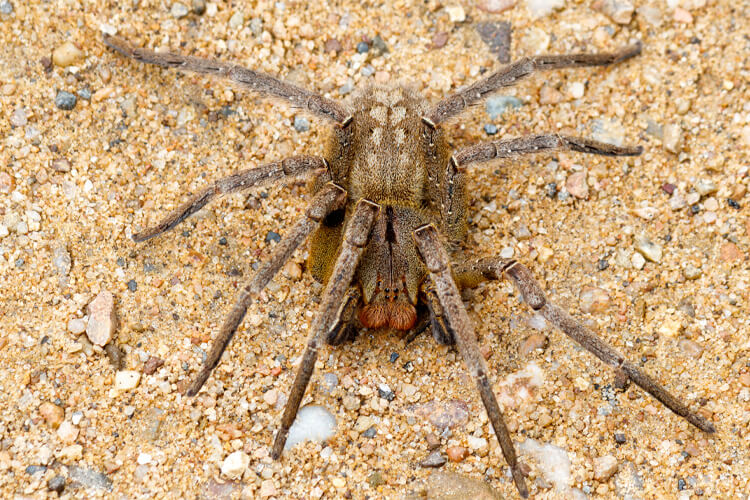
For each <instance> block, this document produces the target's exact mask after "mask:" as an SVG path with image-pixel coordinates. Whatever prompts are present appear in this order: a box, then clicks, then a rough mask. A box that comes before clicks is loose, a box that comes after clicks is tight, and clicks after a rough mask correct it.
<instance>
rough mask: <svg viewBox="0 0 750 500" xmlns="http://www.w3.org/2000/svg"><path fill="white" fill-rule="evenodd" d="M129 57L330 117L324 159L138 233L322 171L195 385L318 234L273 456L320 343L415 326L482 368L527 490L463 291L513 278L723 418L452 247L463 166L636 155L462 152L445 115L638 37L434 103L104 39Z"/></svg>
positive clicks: (581, 143) (636, 150)
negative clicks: (324, 86)
mask: <svg viewBox="0 0 750 500" xmlns="http://www.w3.org/2000/svg"><path fill="white" fill-rule="evenodd" d="M104 42H105V43H106V44H107V45H108V46H109V47H111V48H113V49H114V50H116V51H118V52H119V53H121V54H123V55H124V56H126V57H129V58H132V59H135V60H137V61H140V62H144V63H151V64H156V65H159V66H167V67H173V68H178V69H180V70H183V71H193V72H198V73H208V74H213V75H217V76H220V77H224V78H227V79H229V80H231V81H232V82H234V83H235V84H237V85H238V86H240V87H243V88H246V89H248V90H252V91H255V92H258V93H260V94H263V95H266V96H271V97H275V98H279V99H281V100H284V101H287V102H288V103H289V104H291V105H293V106H296V107H298V108H301V109H303V110H306V111H308V112H310V113H312V114H314V115H317V116H319V117H321V118H323V119H324V120H327V121H329V122H330V123H331V124H332V125H333V132H332V133H331V135H330V139H329V141H328V145H327V148H326V152H325V154H324V156H322V157H318V156H308V155H303V156H295V157H291V158H286V159H283V160H280V161H277V162H273V163H268V164H266V165H262V166H260V167H256V168H252V169H249V170H244V171H241V172H238V173H236V174H233V175H230V176H228V177H225V178H223V179H219V180H218V181H216V182H215V183H214V184H212V185H211V186H209V187H208V188H206V189H205V190H203V191H201V192H200V193H198V194H196V195H195V196H193V197H192V198H191V199H190V200H189V201H187V202H186V203H185V204H184V205H182V206H181V207H179V208H178V209H177V210H175V211H174V212H173V213H171V214H170V215H169V216H167V217H166V218H165V219H164V220H163V221H162V222H160V223H159V224H157V225H156V226H154V227H152V228H150V229H147V230H145V231H143V232H140V233H138V234H135V235H133V239H134V240H135V241H138V242H140V241H144V240H147V239H149V238H152V237H154V236H156V235H158V234H161V233H163V232H164V231H167V230H169V229H171V228H173V227H175V226H176V225H177V224H179V223H180V222H182V221H183V220H184V219H185V218H186V217H188V216H190V215H191V214H193V213H195V212H197V211H198V210H200V209H201V208H202V207H203V206H204V205H206V204H207V203H208V202H209V201H210V200H211V199H213V198H214V197H215V196H216V195H219V194H223V193H232V192H237V191H241V190H245V189H249V188H252V187H257V186H260V185H267V184H270V183H273V182H279V181H284V180H287V179H291V178H297V177H300V176H305V175H306V176H311V177H312V178H313V179H312V184H311V185H312V195H313V198H312V201H311V202H310V205H309V206H308V208H307V210H306V212H305V214H304V216H303V217H302V218H301V220H299V221H298V222H297V224H296V225H295V226H294V227H293V228H292V229H291V230H290V231H289V234H288V235H287V236H286V237H285V238H284V239H283V240H282V241H281V243H280V244H279V245H278V246H277V247H276V248H275V250H274V252H273V255H272V256H271V257H270V259H268V261H266V262H265V263H264V264H263V265H262V266H261V267H260V269H259V270H258V272H257V274H256V275H255V276H254V277H253V279H252V280H251V281H250V283H248V284H247V285H246V286H245V287H244V288H243V290H242V293H241V295H240V298H239V300H238V301H237V303H236V305H235V306H234V308H233V309H232V311H231V313H230V314H229V317H228V318H227V320H226V321H225V323H224V325H223V326H222V328H221V331H220V332H219V334H218V336H217V338H216V340H215V341H214V343H213V346H212V348H211V351H210V352H209V354H208V356H207V358H206V360H205V362H204V365H203V367H202V369H201V371H200V373H199V374H198V376H197V377H196V379H195V380H194V382H193V383H192V385H191V386H190V388H189V389H188V391H187V394H188V395H191V396H192V395H195V394H196V393H197V392H198V391H199V390H200V389H201V387H202V386H203V384H204V382H205V381H206V379H207V378H208V377H209V375H210V374H211V371H212V370H213V369H214V368H215V367H216V366H217V364H218V363H219V359H220V358H221V355H222V353H223V352H224V349H225V348H226V347H227V344H229V341H230V340H231V338H232V336H233V335H234V333H235V331H236V330H237V328H238V326H239V325H240V323H241V322H242V318H243V317H244V315H245V312H246V310H247V308H248V307H249V306H250V304H251V303H252V302H253V300H254V299H255V298H256V297H257V296H258V294H259V293H260V292H261V290H263V288H264V287H265V286H266V285H267V284H268V282H269V281H270V280H271V278H273V276H274V275H275V274H276V272H277V271H278V270H279V268H281V266H282V265H283V264H284V263H285V262H286V261H287V260H288V259H289V258H290V257H291V256H292V254H293V253H294V251H295V249H296V248H297V247H299V246H300V245H301V244H302V243H303V242H304V241H305V240H306V239H307V238H308V237H310V252H309V255H310V257H309V262H308V267H309V269H310V271H311V272H312V274H313V276H315V278H316V279H318V280H320V281H321V282H323V283H325V285H326V286H325V292H324V293H323V297H322V301H321V305H320V311H319V312H318V315H317V316H316V317H315V320H314V322H313V325H312V328H311V333H310V337H309V339H308V342H307V348H306V349H305V352H304V355H303V357H302V361H301V364H300V366H299V370H298V372H297V375H296V378H295V380H294V385H293V386H292V389H291V393H290V395H289V399H288V401H287V403H286V408H285V409H284V415H283V417H282V420H281V429H279V431H278V433H277V434H276V437H275V440H274V443H273V449H272V453H271V454H272V456H273V457H274V458H275V459H278V458H279V456H280V455H281V452H282V450H283V449H284V444H285V442H286V439H287V434H288V432H289V428H290V426H291V425H292V423H293V422H294V419H295V416H296V415H297V410H298V409H299V406H300V402H301V401H302V397H303V395H304V394H305V390H306V388H307V385H308V383H309V381H310V377H311V375H312V372H313V367H314V366H315V360H316V359H317V357H318V350H319V349H320V348H321V345H322V344H323V343H327V344H333V345H335V344H339V343H340V342H342V341H343V340H345V339H347V338H351V337H353V336H354V335H355V334H356V332H357V331H358V330H359V329H362V328H369V329H380V328H392V329H395V330H401V331H404V332H408V333H409V335H410V336H413V335H416V334H418V333H420V332H422V331H424V330H426V329H429V330H430V331H431V332H432V335H433V337H434V338H435V340H437V341H438V342H440V343H442V344H455V345H456V347H457V348H458V351H459V352H460V354H461V356H462V357H463V359H464V362H465V363H466V366H467V367H468V369H469V372H470V373H471V375H472V376H473V377H474V379H475V381H476V384H477V388H478V390H479V394H480V396H481V398H482V402H483V403H484V407H485V409H486V410H487V415H488V416H489V420H490V422H491V424H492V427H493V428H494V430H495V434H496V435H497V439H498V441H499V442H500V446H501V448H502V451H503V455H504V456H505V459H506V461H507V462H508V465H509V466H510V469H511V473H512V476H513V480H514V482H515V484H516V487H517V488H518V491H519V493H520V494H521V495H522V496H524V497H525V496H527V494H528V489H527V486H526V483H525V480H524V476H523V474H522V472H521V468H520V467H519V462H518V460H517V458H516V452H515V450H514V448H513V442H512V441H511V438H510V435H509V434H508V429H507V427H506V426H505V422H504V421H503V415H502V413H501V411H500V407H499V406H498V403H497V400H496V398H495V394H494V392H493V390H492V384H491V382H490V379H489V375H488V370H487V366H486V364H485V362H484V358H483V357H482V356H481V354H480V352H479V349H478V347H477V339H476V335H475V334H474V328H473V327H472V324H471V321H470V320H469V317H468V315H467V313H466V309H465V308H464V305H463V303H462V301H461V295H460V293H459V290H460V289H462V288H467V287H474V286H476V285H478V284H479V283H480V282H482V281H486V280H497V279H500V278H501V277H503V276H505V277H507V278H509V279H510V280H511V281H512V282H513V283H514V284H515V286H516V287H517V288H518V290H519V292H520V294H521V295H522V297H523V300H524V302H526V304H528V306H529V307H531V308H532V309H533V310H535V311H537V312H538V313H540V314H541V315H542V316H543V317H544V318H545V319H546V320H547V321H549V322H550V323H551V324H553V325H555V326H556V327H557V328H559V329H560V330H561V331H562V332H563V333H565V334H566V335H568V336H569V337H571V338H572V339H573V340H575V341H576V342H578V343H579V344H581V345H582V346H583V347H584V348H586V349H587V350H588V351H590V352H591V353H592V354H594V355H595V356H596V357H598V358H599V359H601V360H602V361H603V362H605V363H606V364H608V365H610V366H612V367H613V368H614V369H615V370H616V372H617V375H618V378H619V379H620V380H622V381H633V382H635V383H636V384H637V385H639V386H640V387H641V388H643V389H644V390H645V391H646V392H648V393H649V394H651V395H652V396H653V397H654V398H656V399H658V400H659V401H661V403H662V404H664V405H665V406H666V407H667V408H669V409H670V410H672V411H673V412H674V413H676V414H677V415H680V416H681V417H683V418H685V419H686V420H687V421H688V422H690V423H691V424H693V425H694V426H696V427H698V428H699V429H701V430H703V431H705V432H714V426H713V424H712V423H711V422H709V421H707V420H706V419H704V418H703V417H701V416H700V415H698V414H696V413H694V412H692V411H691V410H690V409H689V408H688V407H687V406H686V405H685V404H684V403H683V402H682V401H680V400H679V399H678V398H677V397H675V396H673V395H672V394H670V393H669V392H667V390H666V389H665V388H664V387H662V386H661V385H660V384H658V383H657V382H656V381H655V380H654V379H652V378H651V377H649V376H648V375H647V374H646V373H644V372H643V371H642V370H641V369H640V368H638V367H637V366H636V365H635V364H633V363H631V362H629V361H627V360H626V359H625V358H624V357H623V356H622V355H621V354H620V353H619V352H617V351H616V350H615V349H613V348H612V347H611V346H609V345H608V344H607V343H606V342H605V341H604V340H602V339H601V338H600V337H599V336H597V335H596V334H595V333H593V332H592V331H591V330H589V329H588V328H587V327H585V326H584V325H583V324H582V323H581V322H580V321H578V320H575V319H573V318H572V317H571V316H570V315H569V314H568V313H567V312H565V311H564V310H562V309H561V308H560V307H558V306H556V305H554V304H553V303H551V302H550V301H549V300H547V298H546V296H545V293H544V290H543V289H542V287H541V286H540V285H539V283H537V281H536V280H535V279H534V277H533V276H532V274H531V272H530V271H529V270H528V269H527V268H526V267H525V266H524V265H523V264H521V263H519V262H517V261H515V260H513V259H504V258H499V257H490V258H485V259H480V260H477V261H474V262H453V261H452V260H451V254H452V249H455V248H456V247H457V245H459V244H460V243H461V242H462V241H463V240H464V238H465V236H466V232H467V215H466V212H467V193H466V169H467V167H469V166H470V165H472V164H475V163H480V162H488V161H492V160H494V159H497V158H509V157H518V156H519V155H524V154H530V153H537V152H541V151H550V150H572V151H578V152H581V153H591V154H599V155H607V156H631V155H638V154H640V153H641V148H640V147H629V146H625V147H620V146H613V145H611V144H606V143H603V142H598V141H594V140H591V139H585V138H580V137H570V136H564V135H559V134H540V135H529V136H524V137H518V138H513V139H506V140H499V141H488V142H483V143H480V144H476V145H473V146H469V147H466V148H464V149H460V150H458V151H456V152H451V151H450V149H449V147H448V143H447V141H446V138H445V135H444V131H443V129H442V128H441V125H442V124H443V123H445V122H446V121H448V120H450V119H451V118H453V117H455V116H457V115H459V114H461V113H462V112H464V111H465V110H466V109H468V107H469V106H471V105H472V104H475V103H477V102H479V101H481V100H482V99H484V98H486V97H487V96H488V95H490V94H492V93H493V92H495V91H497V90H500V89H501V88H503V87H507V86H510V85H513V84H515V83H516V82H518V81H519V80H520V79H522V78H524V77H526V76H528V75H530V74H532V73H534V72H536V71H540V70H547V69H557V68H573V67H581V66H603V65H609V64H614V63H617V62H620V61H624V60H626V59H629V58H631V57H633V56H635V55H637V54H639V53H640V51H641V46H640V44H639V43H636V44H634V45H631V46H628V47H625V48H623V49H621V50H619V51H617V52H614V53H608V54H571V55H545V56H536V57H530V58H523V59H521V60H519V61H517V62H515V63H512V64H509V65H507V66H505V67H504V68H502V69H500V70H498V71H497V72H495V73H492V74H491V75H490V76H488V77H486V78H484V79H482V80H480V81H478V82H477V83H475V84H473V85H471V86H469V87H467V88H465V89H463V90H460V91H458V92H456V93H455V94H453V95H451V96H449V97H447V98H445V99H443V100H442V101H440V102H438V103H436V104H431V103H429V102H427V100H426V99H425V98H423V97H422V96H421V95H420V94H419V93H418V92H416V91H415V90H413V89H410V88H408V87H404V86H401V85H383V86H372V87H368V88H367V89H365V90H363V91H360V92H357V93H355V94H353V96H352V97H351V98H350V99H349V100H348V102H345V103H339V102H336V101H333V100H331V99H328V98H325V97H323V96H321V95H319V94H317V93H315V92H311V91H309V90H305V89H302V88H300V87H297V86H295V85H292V84H290V83H285V82H282V81H281V80H279V79H277V78H274V77H272V76H269V75H266V74H263V73H259V72H257V71H253V70H250V69H246V68H242V67H240V66H237V65H234V64H229V63H224V62H220V61H214V60H209V59H200V58H196V57H188V56H183V55H178V54H172V53H156V52H153V51H151V50H146V49H141V48H134V47H132V46H131V45H130V44H129V43H127V42H126V41H124V40H122V39H120V38H117V37H113V36H107V35H105V36H104Z"/></svg>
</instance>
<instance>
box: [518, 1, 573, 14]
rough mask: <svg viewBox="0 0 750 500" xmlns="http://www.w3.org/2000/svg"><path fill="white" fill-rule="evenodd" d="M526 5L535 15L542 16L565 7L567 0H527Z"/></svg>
mask: <svg viewBox="0 0 750 500" xmlns="http://www.w3.org/2000/svg"><path fill="white" fill-rule="evenodd" d="M526 6H527V7H528V9H529V11H530V12H531V13H532V14H533V15H534V17H542V16H546V15H547V14H550V13H552V11H554V10H557V9H562V8H563V7H565V0H526Z"/></svg>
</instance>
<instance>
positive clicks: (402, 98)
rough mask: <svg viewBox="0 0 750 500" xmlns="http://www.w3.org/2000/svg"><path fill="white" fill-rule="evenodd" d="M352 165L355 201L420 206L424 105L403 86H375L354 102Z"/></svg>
mask: <svg viewBox="0 0 750 500" xmlns="http://www.w3.org/2000/svg"><path fill="white" fill-rule="evenodd" d="M351 108H352V109H355V110H357V111H356V112H355V113H354V115H353V120H352V123H351V126H352V127H353V131H352V142H351V146H350V148H351V150H352V156H351V162H350V164H349V166H348V167H349V168H348V176H347V177H348V181H349V186H348V190H349V194H350V196H351V198H352V199H359V198H367V199H369V200H372V201H374V202H375V203H380V204H388V205H396V206H408V207H419V206H422V205H423V204H424V199H425V197H426V196H429V194H428V193H426V192H425V184H426V182H427V171H426V169H427V168H428V165H427V161H426V158H425V147H424V134H423V133H422V129H423V127H424V124H423V123H422V119H421V117H422V115H423V114H424V112H425V111H426V108H427V105H426V102H425V100H424V99H423V98H422V96H420V95H419V94H417V93H416V92H414V91H412V90H409V89H405V88H402V87H374V88H369V89H367V90H365V91H364V92H362V93H360V94H357V95H355V96H354V98H353V102H352V105H351Z"/></svg>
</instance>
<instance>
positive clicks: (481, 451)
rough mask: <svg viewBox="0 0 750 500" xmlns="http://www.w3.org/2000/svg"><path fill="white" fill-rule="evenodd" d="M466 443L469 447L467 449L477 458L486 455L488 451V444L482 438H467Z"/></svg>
mask: <svg viewBox="0 0 750 500" xmlns="http://www.w3.org/2000/svg"><path fill="white" fill-rule="evenodd" d="M466 442H467V444H468V445H469V448H471V450H472V451H473V452H474V453H476V454H477V455H479V456H484V455H486V454H487V451H488V450H489V443H488V442H487V440H486V439H484V438H481V437H475V436H468V437H467V438H466Z"/></svg>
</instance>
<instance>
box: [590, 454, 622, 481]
mask: <svg viewBox="0 0 750 500" xmlns="http://www.w3.org/2000/svg"><path fill="white" fill-rule="evenodd" d="M615 472H617V459H616V458H615V457H614V456H612V455H605V456H603V457H597V458H595V459H594V479H596V480H597V481H606V480H607V479H609V478H610V477H612V475H613V474H614V473H615Z"/></svg>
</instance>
